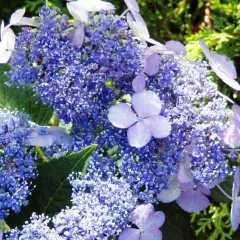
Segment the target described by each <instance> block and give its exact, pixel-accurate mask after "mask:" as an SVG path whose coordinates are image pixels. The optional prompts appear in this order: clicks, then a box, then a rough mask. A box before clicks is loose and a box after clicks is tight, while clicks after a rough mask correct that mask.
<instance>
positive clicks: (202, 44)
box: [198, 39, 211, 59]
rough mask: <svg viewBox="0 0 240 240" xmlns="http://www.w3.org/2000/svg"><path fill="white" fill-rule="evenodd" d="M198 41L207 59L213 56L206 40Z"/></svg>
mask: <svg viewBox="0 0 240 240" xmlns="http://www.w3.org/2000/svg"><path fill="white" fill-rule="evenodd" d="M198 42H199V45H200V47H201V49H202V51H203V53H204V55H205V57H206V58H207V59H209V58H211V52H210V50H209V48H208V46H207V45H206V44H205V42H204V41H203V40H201V39H200V40H199V41H198Z"/></svg>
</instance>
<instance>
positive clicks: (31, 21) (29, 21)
mask: <svg viewBox="0 0 240 240" xmlns="http://www.w3.org/2000/svg"><path fill="white" fill-rule="evenodd" d="M15 25H17V26H31V27H37V26H38V25H37V23H36V21H35V18H29V17H22V19H21V20H20V21H19V22H18V23H16V24H15Z"/></svg>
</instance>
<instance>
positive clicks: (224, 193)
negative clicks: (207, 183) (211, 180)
mask: <svg viewBox="0 0 240 240" xmlns="http://www.w3.org/2000/svg"><path fill="white" fill-rule="evenodd" d="M216 186H217V188H218V189H219V190H220V191H221V192H222V193H223V195H225V197H227V198H228V199H230V200H231V201H232V200H233V199H232V197H231V196H229V195H228V194H227V193H226V192H225V191H224V190H223V189H222V187H220V185H219V184H217V185H216Z"/></svg>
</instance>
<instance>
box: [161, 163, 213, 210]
mask: <svg viewBox="0 0 240 240" xmlns="http://www.w3.org/2000/svg"><path fill="white" fill-rule="evenodd" d="M205 195H210V190H209V189H208V188H205V187H202V186H198V187H195V186H194V182H193V175H192V173H191V169H190V165H189V161H186V162H185V163H180V164H179V169H178V173H177V180H176V179H175V178H173V180H172V181H171V182H170V184H169V188H168V189H164V190H162V191H161V192H160V193H159V194H158V196H157V197H158V200H159V201H161V202H164V203H168V202H172V201H174V200H176V202H177V204H178V205H179V207H181V208H182V209H183V210H185V211H186V212H189V213H192V212H199V211H202V210H203V209H205V208H207V207H208V206H209V204H210V202H209V200H208V198H207V197H206V196H205Z"/></svg>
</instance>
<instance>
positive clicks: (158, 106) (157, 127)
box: [108, 90, 171, 148]
mask: <svg viewBox="0 0 240 240" xmlns="http://www.w3.org/2000/svg"><path fill="white" fill-rule="evenodd" d="M131 105H132V108H133V109H134V111H135V112H136V114H135V113H134V111H133V110H132V108H131V106H130V105H129V104H126V103H118V104H116V105H114V106H112V107H111V108H110V109H109V113H108V119H109V121H110V122H111V123H112V124H113V125H114V126H115V127H117V128H123V129H124V128H128V131H127V136H128V142H129V144H130V145H131V146H132V147H136V148H141V147H144V146H145V145H146V144H148V142H149V141H150V140H151V138H152V136H153V137H155V138H165V137H167V136H169V135H170V132H171V124H170V122H169V120H168V119H167V118H166V117H163V116H161V115H159V114H160V113H161V110H162V103H161V101H160V99H159V97H158V96H157V94H156V93H155V92H153V91H149V90H148V91H146V90H144V91H142V92H140V93H135V94H134V95H133V96H132V99H131Z"/></svg>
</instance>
